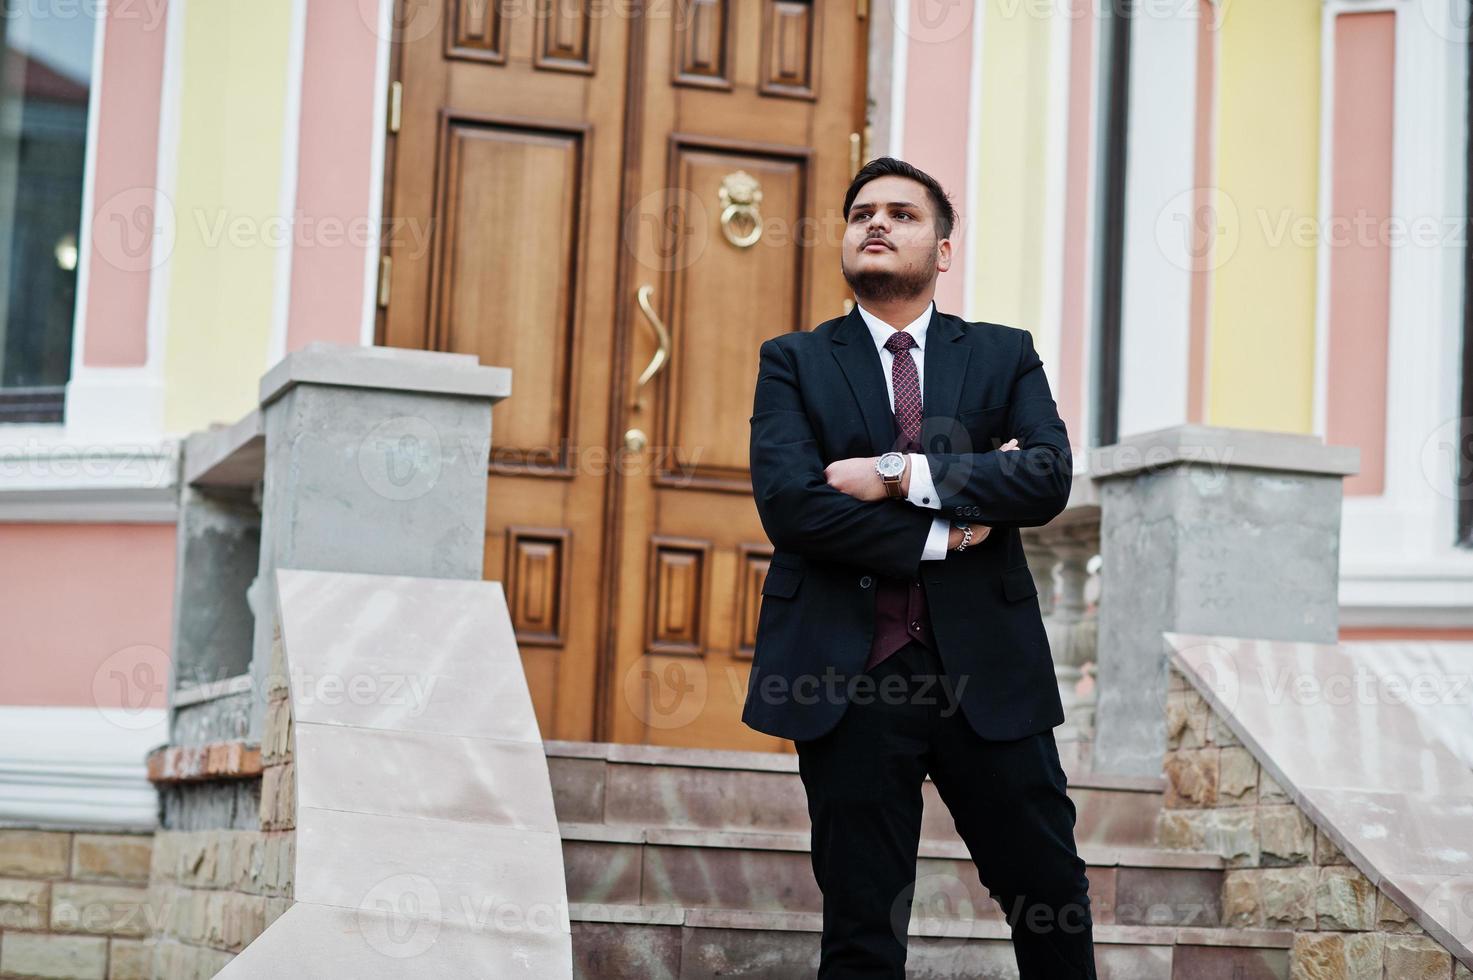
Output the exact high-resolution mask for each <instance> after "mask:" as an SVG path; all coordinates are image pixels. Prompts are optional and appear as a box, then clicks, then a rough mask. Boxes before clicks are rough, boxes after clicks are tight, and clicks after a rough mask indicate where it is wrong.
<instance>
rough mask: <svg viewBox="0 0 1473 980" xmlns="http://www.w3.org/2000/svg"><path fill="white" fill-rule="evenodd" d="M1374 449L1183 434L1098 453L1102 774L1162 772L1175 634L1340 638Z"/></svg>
mask: <svg viewBox="0 0 1473 980" xmlns="http://www.w3.org/2000/svg"><path fill="white" fill-rule="evenodd" d="M1359 466H1360V451H1359V450H1358V449H1356V448H1354V447H1350V446H1326V445H1325V444H1324V443H1323V442H1322V441H1321V439H1320V438H1319V437H1317V436H1310V435H1298V434H1289V433H1275V432H1258V431H1253V430H1247V429H1224V428H1218V427H1213V426H1200V425H1182V426H1173V427H1171V428H1167V429H1159V430H1156V431H1153V432H1146V433H1141V434H1140V435H1136V436H1132V437H1130V438H1128V439H1126V440H1124V441H1122V442H1120V443H1117V444H1115V445H1112V446H1101V447H1098V448H1096V449H1092V450H1090V453H1089V472H1090V476H1091V477H1092V478H1093V479H1094V480H1095V481H1096V486H1097V490H1098V492H1099V500H1100V511H1101V513H1100V554H1101V558H1102V561H1103V567H1102V569H1101V596H1100V613H1099V674H1098V677H1099V703H1098V706H1097V708H1096V736H1095V737H1096V741H1095V746H1094V757H1093V768H1094V770H1095V771H1096V772H1106V773H1119V774H1130V775H1142V776H1159V775H1160V773H1161V762H1162V755H1163V753H1164V752H1165V747H1166V723H1165V718H1166V713H1165V710H1164V706H1165V700H1166V684H1167V658H1166V653H1165V644H1164V642H1163V641H1162V638H1161V633H1162V632H1163V631H1166V630H1171V631H1175V632H1182V633H1205V634H1220V635H1226V636H1240V637H1254V638H1261V639H1275V640H1306V641H1311V642H1317V643H1334V642H1335V641H1336V640H1337V639H1338V633H1339V598H1338V592H1339V582H1340V575H1339V562H1340V503H1341V483H1342V480H1343V479H1344V477H1346V476H1348V475H1350V474H1352V473H1355V472H1356V471H1357V470H1358V469H1359Z"/></svg>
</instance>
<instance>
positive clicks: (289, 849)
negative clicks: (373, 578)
mask: <svg viewBox="0 0 1473 980" xmlns="http://www.w3.org/2000/svg"><path fill="white" fill-rule="evenodd" d="M276 656H277V669H274V670H273V671H272V681H271V683H270V686H269V687H268V689H267V697H268V711H267V722H266V731H265V734H264V738H263V743H262V744H261V746H259V748H258V747H256V746H252V745H247V744H245V743H226V744H217V745H210V746H199V747H189V748H185V747H171V748H167V749H164V750H161V751H160V752H159V753H158V754H157V755H156V757H155V758H151V759H150V760H149V762H150V771H151V772H152V773H155V776H154V778H155V781H156V782H158V783H160V784H162V785H170V786H173V787H175V788H176V789H178V790H180V791H182V792H184V793H190V792H193V793H195V794H197V795H203V794H206V793H215V794H216V795H217V796H219V797H222V798H227V799H231V798H233V799H249V800H255V799H256V798H258V797H259V806H258V808H257V811H258V812H256V813H254V814H252V815H251V816H252V817H254V819H253V820H251V821H250V822H251V824H252V826H251V827H250V828H249V829H241V828H238V827H235V828H231V827H218V828H214V827H212V828H209V829H165V830H161V831H159V832H158V833H157V834H156V835H155V839H154V848H153V861H152V865H151V869H150V873H149V875H148V880H149V887H150V897H151V900H152V902H153V905H154V907H155V909H156V914H157V920H158V928H157V930H156V932H155V938H156V945H157V950H156V953H155V959H154V963H153V969H154V972H153V974H152V976H153V977H154V978H157V980H194V978H206V977H212V976H214V975H215V973H216V972H218V971H219V970H220V969H221V968H223V967H224V966H225V964H226V963H228V962H229V961H230V960H231V959H233V958H234V956H235V954H236V953H238V952H240V951H241V950H242V949H244V948H245V947H246V945H247V944H249V943H250V942H251V941H252V940H254V939H255V938H256V937H257V936H259V935H260V934H261V933H262V932H263V931H264V930H265V929H266V927H267V926H269V925H270V924H271V923H272V922H274V921H275V920H276V919H277V917H278V916H280V915H281V914H282V913H283V912H285V911H286V910H287V909H288V908H290V907H291V904H292V891H293V880H292V875H293V869H294V867H295V861H296V859H295V849H296V830H295V828H296V793H295V789H296V777H295V772H294V767H293V764H292V725H291V706H290V702H289V701H288V698H287V694H288V689H287V686H286V682H285V675H284V674H283V672H282V670H281V669H280V644H279V643H278V644H277V654H276ZM231 788H239V789H244V790H245V791H244V792H238V793H231V792H229V790H230V789H231ZM206 812H207V813H208V810H206Z"/></svg>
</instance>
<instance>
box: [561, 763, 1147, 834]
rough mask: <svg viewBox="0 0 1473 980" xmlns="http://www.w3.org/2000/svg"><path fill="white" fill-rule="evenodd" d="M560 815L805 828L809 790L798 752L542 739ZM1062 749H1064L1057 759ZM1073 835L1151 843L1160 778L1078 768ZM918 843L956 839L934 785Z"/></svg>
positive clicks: (620, 821)
mask: <svg viewBox="0 0 1473 980" xmlns="http://www.w3.org/2000/svg"><path fill="white" fill-rule="evenodd" d="M545 744H546V752H547V760H548V767H549V769H550V770H551V773H552V789H553V799H554V805H555V806H556V808H557V814H558V819H560V820H564V821H569V822H575V823H606V824H610V825H620V826H631V827H681V828H699V829H706V830H730V831H756V832H763V833H767V832H777V833H783V832H787V833H804V834H806V833H808V831H809V827H810V823H809V818H808V802H807V794H806V793H805V792H804V790H803V784H802V782H801V781H800V779H799V777H798V759H797V756H795V755H792V754H784V753H770V752H734V751H723V750H716V749H677V748H664V747H659V746H648V745H621V744H617V743H611V742H560V741H552V742H547V743H545ZM1062 754H1063V753H1062V751H1061V755H1062ZM1065 768H1066V773H1068V774H1069V797H1070V799H1072V800H1073V801H1074V806H1075V812H1076V821H1075V840H1076V841H1077V842H1078V844H1079V845H1080V846H1081V847H1082V846H1084V845H1086V844H1090V845H1097V846H1102V847H1151V846H1152V845H1154V844H1155V840H1156V830H1155V828H1156V816H1157V813H1158V812H1159V811H1160V809H1161V800H1162V795H1163V792H1164V789H1165V781H1164V780H1163V779H1161V778H1159V777H1149V778H1148V777H1138V776H1113V777H1112V776H1100V775H1091V774H1087V773H1075V772H1073V771H1071V770H1070V769H1069V766H1068V764H1067V763H1066V767H1065ZM922 796H923V799H924V801H925V809H924V815H923V817H922V825H921V837H922V839H923V840H941V841H952V842H954V843H958V844H959V843H960V842H961V840H960V838H959V837H958V836H957V833H956V826H955V824H954V823H953V821H952V818H951V814H950V812H949V811H948V810H947V809H946V805H945V804H944V803H942V802H941V799H940V797H939V795H938V794H937V792H936V786H935V784H934V783H932V782H931V780H930V779H929V778H927V779H926V781H925V783H924V784H923V786H922Z"/></svg>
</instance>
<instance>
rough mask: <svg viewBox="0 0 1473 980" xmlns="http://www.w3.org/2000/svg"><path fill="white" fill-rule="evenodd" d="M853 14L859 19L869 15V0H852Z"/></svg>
mask: <svg viewBox="0 0 1473 980" xmlns="http://www.w3.org/2000/svg"><path fill="white" fill-rule="evenodd" d="M854 16H856V17H858V18H859V19H860V20H864V19H865V18H866V17H868V16H869V0H854Z"/></svg>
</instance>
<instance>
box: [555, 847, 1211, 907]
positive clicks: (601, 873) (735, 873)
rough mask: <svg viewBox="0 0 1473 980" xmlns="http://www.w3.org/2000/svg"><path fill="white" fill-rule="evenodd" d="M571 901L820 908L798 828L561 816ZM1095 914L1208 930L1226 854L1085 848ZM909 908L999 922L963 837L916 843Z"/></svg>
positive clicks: (818, 897)
mask: <svg viewBox="0 0 1473 980" xmlns="http://www.w3.org/2000/svg"><path fill="white" fill-rule="evenodd" d="M559 829H560V830H561V832H562V838H563V865H564V872H565V875H566V878H567V882H568V901H570V902H582V903H602V904H613V905H620V906H638V905H646V906H678V907H683V908H707V909H712V908H715V909H740V910H743V911H749V912H764V913H773V914H797V913H818V912H821V911H822V909H823V896H822V894H821V893H820V892H819V890H818V885H817V883H816V882H815V881H814V878H813V867H812V864H811V862H810V855H809V836H808V834H807V833H806V832H804V833H801V834H799V833H787V832H783V833H774V832H764V833H759V832H754V831H720V830H698V829H695V830H693V829H685V828H670V827H649V828H641V827H634V826H619V825H610V824H590V823H576V822H560V823H559ZM1080 856H1081V857H1083V858H1084V859H1085V862H1086V863H1087V864H1088V865H1089V879H1090V900H1091V912H1092V915H1093V918H1094V920H1095V921H1096V922H1098V923H1102V924H1105V923H1109V924H1121V925H1140V926H1156V925H1168V926H1201V927H1214V926H1216V925H1218V923H1220V922H1221V921H1222V901H1221V893H1222V878H1223V861H1222V859H1221V858H1220V857H1218V856H1217V855H1213V854H1202V853H1198V852H1193V851H1170V850H1161V849H1157V848H1141V847H1109V846H1100V845H1092V844H1087V845H1081V846H1080ZM912 909H913V913H914V914H916V915H920V916H926V917H936V918H940V919H949V920H952V921H956V920H975V921H999V922H1000V921H1002V910H1001V909H1000V907H999V906H998V904H997V902H995V901H994V900H993V899H992V898H991V896H990V894H989V893H988V892H987V890H986V888H984V887H983V886H982V883H981V881H980V880H979V879H978V877H977V869H976V866H975V865H974V864H973V863H972V860H971V857H970V855H969V854H968V852H967V849H966V846H965V845H964V844H961V843H960V842H951V841H944V840H923V841H922V842H921V845H920V854H919V858H918V860H917V862H916V888H915V893H914V896H913V899H912Z"/></svg>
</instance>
